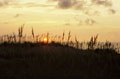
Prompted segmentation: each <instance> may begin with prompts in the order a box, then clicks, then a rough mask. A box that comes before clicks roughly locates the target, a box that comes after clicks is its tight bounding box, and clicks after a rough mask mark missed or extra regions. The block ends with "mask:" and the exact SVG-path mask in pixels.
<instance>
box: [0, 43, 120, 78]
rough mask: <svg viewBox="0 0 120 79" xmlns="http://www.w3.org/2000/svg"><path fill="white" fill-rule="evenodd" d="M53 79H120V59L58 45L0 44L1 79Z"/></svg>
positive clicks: (101, 51) (102, 52)
mask: <svg viewBox="0 0 120 79" xmlns="http://www.w3.org/2000/svg"><path fill="white" fill-rule="evenodd" d="M51 78H54V79H78V78H79V79H120V55H119V54H117V52H116V51H115V50H114V49H107V48H106V49H94V50H91V49H86V50H80V49H76V48H73V47H69V46H67V45H61V44H57V43H50V44H43V43H37V44H35V43H23V44H20V43H16V44H9V43H3V44H0V79H51Z"/></svg>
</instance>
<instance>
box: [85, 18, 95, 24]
mask: <svg viewBox="0 0 120 79" xmlns="http://www.w3.org/2000/svg"><path fill="white" fill-rule="evenodd" d="M85 23H86V24H87V25H93V24H95V23H96V21H95V20H93V19H89V18H87V19H86V20H85Z"/></svg>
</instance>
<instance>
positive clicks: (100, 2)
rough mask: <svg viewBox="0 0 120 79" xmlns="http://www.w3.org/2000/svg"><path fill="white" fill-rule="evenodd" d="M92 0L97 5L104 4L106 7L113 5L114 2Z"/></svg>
mask: <svg viewBox="0 0 120 79" xmlns="http://www.w3.org/2000/svg"><path fill="white" fill-rule="evenodd" d="M91 2H92V3H93V4H95V5H98V6H100V5H102V6H105V7H111V6H112V2H111V1H110V0H91Z"/></svg>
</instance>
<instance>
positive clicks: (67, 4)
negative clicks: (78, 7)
mask: <svg viewBox="0 0 120 79" xmlns="http://www.w3.org/2000/svg"><path fill="white" fill-rule="evenodd" d="M74 5H75V1H74V0H59V2H58V7H59V8H62V9H68V8H71V7H72V6H74Z"/></svg>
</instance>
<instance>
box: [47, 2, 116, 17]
mask: <svg viewBox="0 0 120 79" xmlns="http://www.w3.org/2000/svg"><path fill="white" fill-rule="evenodd" d="M48 1H51V2H57V5H56V6H57V8H60V9H74V10H79V11H81V12H83V13H84V14H85V15H99V14H100V10H99V9H97V10H95V9H94V8H95V6H97V7H99V6H104V7H103V9H105V8H108V9H110V8H111V7H112V5H113V3H112V1H111V0H48ZM106 11H107V10H106ZM111 12H112V13H113V14H114V13H115V12H116V11H115V10H111Z"/></svg>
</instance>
